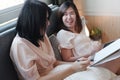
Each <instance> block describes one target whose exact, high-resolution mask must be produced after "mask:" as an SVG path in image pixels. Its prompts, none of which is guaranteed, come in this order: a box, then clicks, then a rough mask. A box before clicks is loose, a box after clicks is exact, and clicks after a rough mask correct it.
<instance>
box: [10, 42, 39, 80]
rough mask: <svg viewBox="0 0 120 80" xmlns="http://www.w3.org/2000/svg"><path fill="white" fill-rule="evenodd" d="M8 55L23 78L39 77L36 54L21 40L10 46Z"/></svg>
mask: <svg viewBox="0 0 120 80" xmlns="http://www.w3.org/2000/svg"><path fill="white" fill-rule="evenodd" d="M10 56H11V58H12V60H13V62H14V63H15V65H16V67H17V70H18V71H19V73H20V74H21V75H22V77H23V78H24V79H25V80H37V79H38V78H40V75H39V73H38V70H37V66H36V62H35V60H36V59H37V56H36V55H35V54H34V52H33V51H32V49H31V48H30V47H28V46H27V45H26V44H24V43H22V42H20V43H19V44H16V42H14V43H13V45H12V47H11V52H10Z"/></svg>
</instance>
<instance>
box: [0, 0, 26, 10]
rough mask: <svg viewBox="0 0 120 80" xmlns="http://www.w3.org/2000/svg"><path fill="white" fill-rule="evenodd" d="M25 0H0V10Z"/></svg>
mask: <svg viewBox="0 0 120 80" xmlns="http://www.w3.org/2000/svg"><path fill="white" fill-rule="evenodd" d="M24 1H25V0H0V10H3V9H6V8H8V7H12V6H15V5H18V4H21V3H23V2H24Z"/></svg>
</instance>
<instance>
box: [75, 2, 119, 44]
mask: <svg viewBox="0 0 120 80" xmlns="http://www.w3.org/2000/svg"><path fill="white" fill-rule="evenodd" d="M74 3H75V4H76V6H77V8H78V10H79V13H80V14H81V15H83V16H85V18H86V20H87V26H88V28H89V29H91V28H92V27H94V26H96V27H99V28H100V29H101V30H102V32H103V33H102V35H103V36H102V41H103V43H104V42H108V41H112V40H115V39H117V38H120V5H119V3H120V0H74Z"/></svg>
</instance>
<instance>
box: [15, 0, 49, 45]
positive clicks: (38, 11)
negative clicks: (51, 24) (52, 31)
mask: <svg viewBox="0 0 120 80" xmlns="http://www.w3.org/2000/svg"><path fill="white" fill-rule="evenodd" d="M47 13H48V15H50V13H51V10H50V8H49V7H48V6H47V5H46V4H45V3H43V2H41V1H39V0H27V1H26V2H25V4H24V6H23V8H22V10H21V13H20V15H19V18H18V21H17V26H16V30H17V32H18V35H19V36H20V37H22V38H25V39H27V40H29V41H30V42H32V43H33V44H34V45H35V46H40V45H39V43H38V41H39V40H42V41H44V38H43V37H44V35H45V32H46V28H47V25H46V22H47Z"/></svg>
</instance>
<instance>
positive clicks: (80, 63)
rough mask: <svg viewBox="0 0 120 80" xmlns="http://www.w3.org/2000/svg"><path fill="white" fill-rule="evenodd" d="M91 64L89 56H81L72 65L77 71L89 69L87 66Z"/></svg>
mask: <svg viewBox="0 0 120 80" xmlns="http://www.w3.org/2000/svg"><path fill="white" fill-rule="evenodd" d="M89 65H90V60H89V59H88V58H84V57H82V58H80V59H78V60H77V61H75V62H74V63H73V65H72V66H71V67H72V69H73V70H74V71H75V72H79V71H84V70H86V69H87V66H89Z"/></svg>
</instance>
